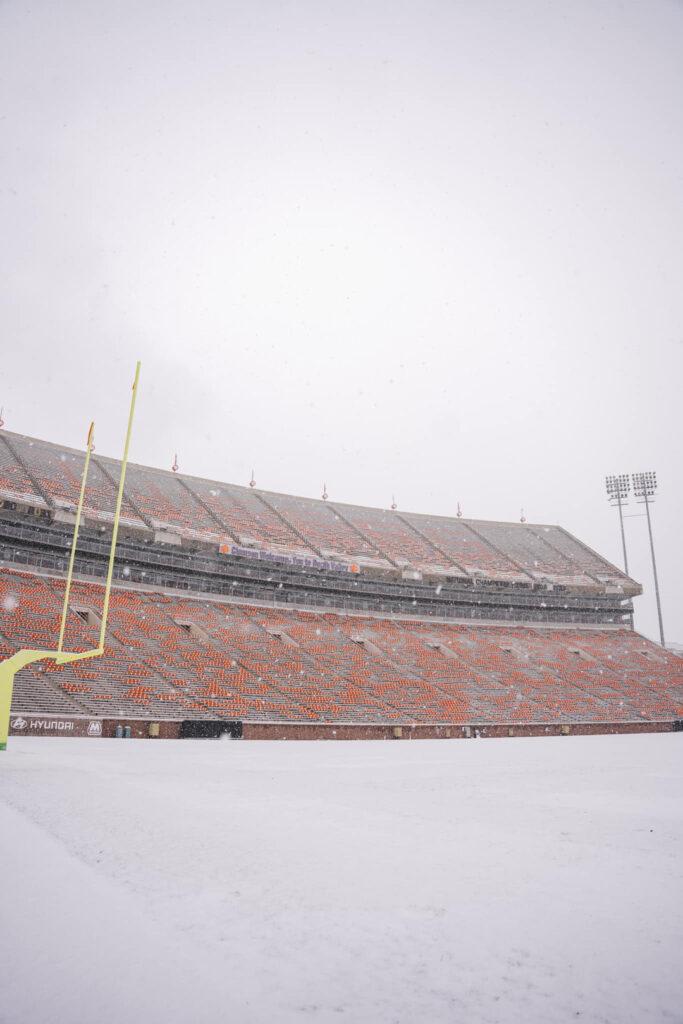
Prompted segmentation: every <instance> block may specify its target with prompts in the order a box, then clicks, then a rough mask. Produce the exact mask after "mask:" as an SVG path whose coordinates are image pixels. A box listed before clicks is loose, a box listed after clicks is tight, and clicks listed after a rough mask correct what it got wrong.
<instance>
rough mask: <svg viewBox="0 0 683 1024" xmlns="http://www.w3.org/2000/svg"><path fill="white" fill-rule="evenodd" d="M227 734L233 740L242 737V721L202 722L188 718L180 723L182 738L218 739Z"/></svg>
mask: <svg viewBox="0 0 683 1024" xmlns="http://www.w3.org/2000/svg"><path fill="white" fill-rule="evenodd" d="M221 736H225V737H226V738H229V739H231V740H241V739H242V723H241V722H221V721H216V720H214V721H211V722H201V721H199V722H198V721H193V720H192V719H187V720H186V721H184V722H181V723H180V738H181V740H217V739H220V738H221Z"/></svg>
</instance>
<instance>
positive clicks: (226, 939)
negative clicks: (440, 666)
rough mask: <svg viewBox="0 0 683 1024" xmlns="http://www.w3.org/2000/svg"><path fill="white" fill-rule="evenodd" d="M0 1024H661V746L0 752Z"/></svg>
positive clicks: (676, 976)
mask: <svg viewBox="0 0 683 1024" xmlns="http://www.w3.org/2000/svg"><path fill="white" fill-rule="evenodd" d="M0 832H1V841H0V871H1V874H0V886H1V896H0V898H1V903H0V978H1V979H2V981H1V984H0V1020H2V1021H3V1022H11V1024H24V1022H26V1024H28V1022H30V1024H38V1022H43V1021H44V1022H48V1021H49V1022H51V1024H52V1022H62V1021H64V1022H67V1021H68V1022H69V1024H81V1022H83V1024H93V1022H97V1024H106V1022H109V1021H111V1022H114V1021H116V1022H117V1024H118V1022H120V1021H132V1022H137V1021H146V1022H157V1021H158V1022H162V1021H163V1022H164V1024H168V1022H188V1024H189V1022H193V1021H195V1022H200V1024H201V1022H204V1021H207V1022H209V1021H210V1022H212V1024H213V1022H218V1021H220V1022H222V1021H230V1022H236V1024H241V1022H252V1021H254V1022H264V1024H265V1022H267V1024H280V1022H289V1021H299V1022H302V1021H335V1022H338V1021H349V1022H350V1021H352V1022H362V1024H366V1022H367V1024H381V1022H387V1024H389V1022H391V1024H393V1022H401V1024H403V1022H405V1024H415V1022H428V1024H438V1022H448V1024H455V1022H458V1024H460V1022H462V1024H478V1022H484V1021H487V1022H508V1021H510V1022H512V1021H514V1022H524V1024H529V1022H542V1024H552V1022H555V1021H562V1022H564V1021H582V1022H586V1021H595V1022H597V1021H600V1022H614V1024H627V1022H633V1024H643V1022H645V1021H657V1020H668V1021H673V1020H676V1021H680V1020H682V1019H683V971H681V962H682V957H683V941H682V940H683V869H682V865H683V856H682V854H683V850H682V847H681V840H682V839H683V735H677V734H664V735H641V736H607V737H597V736H596V737H570V738H559V737H558V738H548V739H510V740H492V741H486V740H479V741H476V740H470V741H451V742H449V741H415V742H386V743H381V742H375V743H364V742H357V743H352V742H349V743H239V742H229V741H223V742H209V741H194V742H192V741H185V742H163V741H157V742H154V741H143V740H140V741H135V740H132V741H113V740H110V741H105V740H97V741H94V740H93V741H89V740H65V739H24V738H14V737H11V738H10V741H9V744H8V749H7V752H6V753H5V754H2V755H0Z"/></svg>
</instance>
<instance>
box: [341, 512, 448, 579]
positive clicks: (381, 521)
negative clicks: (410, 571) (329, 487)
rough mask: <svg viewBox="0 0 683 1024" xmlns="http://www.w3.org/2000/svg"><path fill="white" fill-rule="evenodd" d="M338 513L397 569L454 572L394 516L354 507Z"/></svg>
mask: <svg viewBox="0 0 683 1024" xmlns="http://www.w3.org/2000/svg"><path fill="white" fill-rule="evenodd" d="M339 511H340V513H341V514H343V515H344V517H345V518H346V519H347V520H348V521H349V522H350V523H351V524H352V525H353V526H355V527H356V528H357V529H358V530H360V531H361V532H362V533H363V534H364V535H365V536H366V537H368V538H369V539H370V540H371V541H372V542H373V543H375V544H377V546H378V547H379V548H380V549H381V550H382V551H384V552H385V553H386V554H387V555H389V557H390V558H391V559H392V560H393V561H394V562H395V563H396V564H397V565H398V566H399V567H400V568H414V569H419V570H420V571H422V572H425V573H439V574H443V573H451V574H453V573H455V572H456V570H455V567H454V566H453V563H452V562H449V560H448V559H447V558H444V556H443V555H441V554H440V553H439V552H438V551H437V550H436V548H434V547H433V546H432V545H431V544H429V542H428V541H426V540H425V539H423V538H422V537H421V536H420V535H419V534H418V533H417V532H416V531H415V530H411V528H410V526H407V525H406V524H405V523H404V522H403V520H402V519H401V517H400V516H398V515H396V513H394V512H390V511H387V510H383V509H378V508H363V507H359V506H354V505H340V506H339Z"/></svg>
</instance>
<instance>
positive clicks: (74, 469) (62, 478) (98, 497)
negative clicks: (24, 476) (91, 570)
mask: <svg viewBox="0 0 683 1024" xmlns="http://www.w3.org/2000/svg"><path fill="white" fill-rule="evenodd" d="M13 447H15V448H16V450H17V453H18V454H19V455H20V457H21V459H22V460H23V462H24V464H25V465H26V467H27V468H28V470H29V471H30V473H31V474H32V475H33V476H34V477H35V478H36V479H37V480H38V482H39V483H40V485H41V486H42V487H43V488H44V490H45V491H47V493H48V494H49V495H50V497H51V498H52V501H53V503H54V505H55V506H56V508H57V509H62V510H66V511H69V512H73V511H75V509H76V506H77V505H78V497H79V494H80V490H81V479H82V476H83V466H84V463H85V453H84V452H79V451H73V450H71V449H69V448H59V447H57V446H56V445H52V444H48V443H47V442H42V441H36V440H32V439H30V438H21V439H16V438H13ZM111 465H112V477H113V478H112V479H110V478H109V476H107V474H106V472H105V470H103V469H102V468H101V467H100V466H99V465H98V463H97V459H96V458H91V460H90V466H89V469H88V480H87V485H86V489H85V494H84V498H83V510H84V513H85V515H86V516H89V517H91V518H93V519H98V520H100V521H102V522H109V523H111V522H112V521H113V519H114V513H115V511H116V499H117V493H118V476H119V471H120V470H119V464H118V463H115V462H112V464H111ZM121 519H122V522H129V523H134V524H135V525H137V526H142V525H143V523H142V521H141V520H140V518H139V516H138V515H137V514H136V513H135V511H134V510H133V509H132V508H131V506H130V505H129V504H128V502H124V503H123V504H122V509H121Z"/></svg>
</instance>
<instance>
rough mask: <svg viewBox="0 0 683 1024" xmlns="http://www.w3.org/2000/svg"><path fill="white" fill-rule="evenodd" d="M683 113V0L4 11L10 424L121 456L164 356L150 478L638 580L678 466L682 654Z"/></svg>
mask: <svg viewBox="0 0 683 1024" xmlns="http://www.w3.org/2000/svg"><path fill="white" fill-rule="evenodd" d="M682 100H683V4H682V3H680V2H673V0H668V2H667V0H650V2H622V3H619V2H616V0H614V2H613V0H603V2H588V0H586V2H572V3H559V2H548V0H526V2H524V0H520V2H516V3H506V2H503V0H477V2H476V3H475V2H474V0H472V2H469V3H464V2H463V3H457V2H428V0H427V2H425V0H420V3H417V2H413V3H400V2H396V0H391V2H389V0H384V2H379V0H375V2H372V0H370V2H363V3H360V2H344V3H336V4H332V3H325V2H321V0H310V2H300V3H259V4H251V5H248V4H237V3H229V2H210V0H198V2H197V3H195V4H188V3H184V4H180V3H178V2H175V0H165V2H164V3H151V2H147V3H144V2H143V3H140V2H139V0H135V2H130V0H119V2H117V3H116V4H102V3H92V2H75V0H65V2H63V3H57V2H50V3H44V2H43V3H41V2H31V3H22V2H12V0H9V2H7V0H6V2H4V3H3V2H0V147H1V152H0V237H1V238H2V245H1V246H0V295H1V296H2V302H1V305H0V328H1V331H2V334H1V337H2V359H1V362H0V405H3V406H4V414H3V415H4V419H5V421H6V427H7V428H8V429H10V430H15V431H18V432H22V433H27V434H31V435H34V436H39V437H44V438H48V439H50V440H54V441H57V442H61V443H65V444H70V445H74V446H80V447H83V445H84V443H85V437H86V433H87V428H88V424H89V421H90V419H92V418H95V419H96V420H97V429H96V435H97V449H98V451H99V452H100V453H102V454H109V455H113V456H119V455H120V453H121V448H122V442H123V432H124V424H125V419H126V415H127V404H128V400H129V396H130V383H131V381H132V377H133V372H134V364H135V360H136V359H138V358H139V359H141V360H142V363H143V367H142V378H141V386H140V395H139V403H138V411H137V414H136V415H137V418H136V426H135V435H134V439H133V444H132V448H131V458H132V459H134V460H135V461H137V462H142V463H147V464H150V465H156V466H162V467H165V468H170V465H171V463H172V462H173V456H174V454H175V452H178V458H179V462H180V466H181V470H182V471H184V472H187V473H191V474H195V475H203V476H207V477H211V478H217V479H223V480H230V481H233V482H236V483H243V484H245V483H247V482H248V480H249V477H250V473H251V468H252V467H253V468H254V469H255V472H256V479H257V483H258V485H259V486H261V487H264V488H268V489H271V490H280V491H285V492H289V493H295V494H305V495H310V496H314V497H319V496H320V493H321V491H322V485H323V481H325V482H326V483H327V489H328V491H329V493H330V497H331V498H332V499H337V500H339V501H347V502H357V503H359V504H369V505H380V506H384V507H386V506H388V505H389V504H390V502H391V498H392V494H395V495H396V500H397V501H398V504H399V507H400V508H402V509H405V510H413V511H423V512H434V513H439V514H444V515H452V514H454V513H455V511H456V502H457V501H460V502H461V504H462V508H463V512H464V514H465V515H466V516H468V517H473V518H490V519H503V520H505V519H509V520H514V519H517V518H519V514H520V507H522V506H523V507H524V509H525V513H526V515H527V517H528V519H529V521H531V522H551V523H554V522H559V523H561V524H562V525H564V526H566V527H567V528H568V529H569V530H571V531H572V532H574V533H576V534H577V535H578V536H579V537H580V538H581V539H582V540H584V541H585V542H587V543H588V544H590V545H591V546H593V547H595V548H597V549H598V550H599V551H601V552H602V553H603V554H605V555H606V556H607V557H608V558H610V559H611V560H613V561H614V562H615V563H616V564H619V565H621V564H622V557H621V542H620V536H619V528H618V522H617V514H616V512H613V511H612V510H610V508H609V507H608V505H607V501H606V496H605V491H604V475H605V474H606V473H619V472H631V471H634V470H636V471H637V470H641V469H654V470H657V472H658V477H659V484H660V487H659V492H658V499H657V502H656V504H655V506H654V508H653V523H654V529H655V540H656V544H657V555H658V567H659V570H660V583H661V586H662V596H663V610H664V625H665V632H666V636H667V639H671V640H679V641H683V596H681V593H682V592H683V587H682V586H681V580H682V579H683V561H682V559H681V543H680V531H681V527H680V524H679V516H680V511H681V507H682V505H683V502H682V500H681V499H682V497H683V483H682V480H681V472H680V464H681V458H680V451H679V449H680V434H681V428H680V422H681V416H680V402H681V394H682V392H681V386H682V380H683V286H682V275H681V270H682V264H683V260H682V259H681V239H682V238H683V198H682V197H683V117H682V115H681V110H682V109H683V105H682ZM629 511H630V512H631V513H635V512H640V511H642V509H641V508H640V507H635V506H632V507H631V508H630V509H629ZM627 533H628V543H629V554H630V562H631V564H630V569H631V573H632V575H633V576H635V578H637V579H638V580H640V581H641V582H642V583H643V584H644V586H645V588H646V594H645V597H643V598H641V599H640V600H639V601H638V602H637V615H636V626H637V628H639V629H640V630H641V631H643V632H645V633H646V634H648V635H650V636H657V635H658V633H657V620H656V610H655V602H654V593H653V586H652V573H651V567H650V562H649V549H648V546H647V527H646V521H645V519H644V518H643V519H640V518H633V519H628V520H627Z"/></svg>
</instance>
